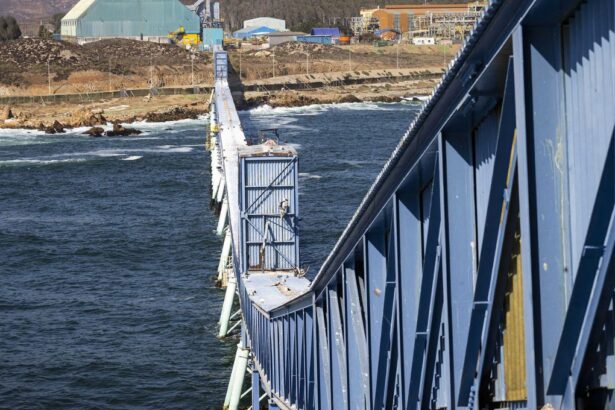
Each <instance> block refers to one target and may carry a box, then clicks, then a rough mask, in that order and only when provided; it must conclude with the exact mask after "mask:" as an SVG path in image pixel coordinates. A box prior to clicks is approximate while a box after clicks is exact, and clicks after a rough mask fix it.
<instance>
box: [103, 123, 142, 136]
mask: <svg viewBox="0 0 615 410" xmlns="http://www.w3.org/2000/svg"><path fill="white" fill-rule="evenodd" d="M139 134H141V131H139V130H138V129H136V128H127V127H124V126H122V124H120V123H117V122H116V123H114V124H113V129H112V130H111V131H107V132H105V135H106V136H107V137H128V136H130V135H139Z"/></svg>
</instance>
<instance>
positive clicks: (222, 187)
mask: <svg viewBox="0 0 615 410" xmlns="http://www.w3.org/2000/svg"><path fill="white" fill-rule="evenodd" d="M225 188H226V181H225V180H224V177H223V176H221V177H220V182H219V183H218V192H216V202H217V203H220V202H222V199H223V198H224V190H225Z"/></svg>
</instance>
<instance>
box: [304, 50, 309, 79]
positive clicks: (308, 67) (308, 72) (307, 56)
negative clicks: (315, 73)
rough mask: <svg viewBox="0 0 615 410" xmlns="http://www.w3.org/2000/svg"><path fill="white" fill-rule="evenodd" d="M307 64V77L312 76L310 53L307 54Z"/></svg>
mask: <svg viewBox="0 0 615 410" xmlns="http://www.w3.org/2000/svg"><path fill="white" fill-rule="evenodd" d="M305 58H306V64H305V72H306V74H307V75H310V53H305Z"/></svg>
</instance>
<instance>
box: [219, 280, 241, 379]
mask: <svg viewBox="0 0 615 410" xmlns="http://www.w3.org/2000/svg"><path fill="white" fill-rule="evenodd" d="M236 288H237V279H236V278H235V275H230V276H229V278H228V283H227V285H226V293H225V294H224V303H223V304H222V312H221V313H220V322H219V323H220V331H219V332H218V337H221V338H222V337H225V336H226V333H227V331H228V324H229V321H230V320H231V310H232V309H233V300H234V299H235V289H236ZM244 371H245V370H244Z"/></svg>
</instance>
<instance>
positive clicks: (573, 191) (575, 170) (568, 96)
mask: <svg viewBox="0 0 615 410" xmlns="http://www.w3.org/2000/svg"><path fill="white" fill-rule="evenodd" d="M613 8H614V6H613V1H612V0H597V1H590V2H587V3H585V4H583V5H582V6H581V7H580V8H579V9H578V10H577V11H576V12H575V13H574V14H573V15H572V16H571V17H570V19H569V20H568V21H567V22H566V24H565V25H564V26H563V28H564V38H563V47H564V49H563V51H564V56H563V59H564V67H563V69H564V91H565V118H566V123H565V124H566V135H567V136H568V138H567V139H566V140H567V149H566V145H565V144H566V142H565V141H563V140H562V142H561V144H559V145H556V146H554V147H550V148H549V149H551V150H553V151H554V153H555V154H556V155H558V166H559V167H561V171H560V172H565V171H566V169H565V167H566V162H567V168H568V175H569V176H568V181H569V185H570V188H569V190H570V195H572V196H573V198H571V199H572V200H570V223H571V232H570V233H571V238H572V267H573V268H576V267H577V266H578V263H579V260H580V257H581V255H580V252H582V246H580V245H581V244H582V241H584V240H585V235H584V233H585V232H586V230H587V227H588V224H589V219H590V216H591V209H592V206H593V203H594V201H595V199H596V194H597V189H598V183H599V178H597V176H598V175H600V174H601V172H602V168H603V167H604V161H605V158H606V155H607V148H608V145H609V142H610V139H611V135H612V132H613V127H614V126H615V108H614V105H613V100H612V99H613V96H614V95H615V75H613V73H614V72H615V38H614V34H613V27H614V23H613V19H614V18H615V17H614V16H613V14H614V12H613ZM579 136H588V137H589V136H591V139H589V138H578V137H579ZM566 151H567V157H568V158H567V159H566ZM573 271H576V269H573Z"/></svg>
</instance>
